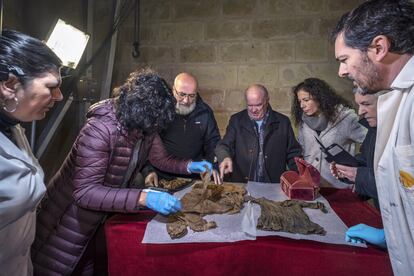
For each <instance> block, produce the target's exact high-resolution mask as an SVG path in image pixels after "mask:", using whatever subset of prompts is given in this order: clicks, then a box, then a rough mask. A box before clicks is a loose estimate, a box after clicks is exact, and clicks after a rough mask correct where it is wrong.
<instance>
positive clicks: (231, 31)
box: [114, 0, 362, 134]
mask: <svg viewBox="0 0 414 276" xmlns="http://www.w3.org/2000/svg"><path fill="white" fill-rule="evenodd" d="M360 2H362V1H360V0H291V1H286V0H283V1H282V0H208V1H206V0H158V1H154V0H141V29H140V32H141V34H140V35H141V41H140V43H141V48H140V51H141V55H140V57H139V58H138V59H134V58H133V57H132V55H131V49H132V46H131V45H132V41H133V22H134V21H133V17H132V15H131V16H130V18H129V19H128V21H127V22H126V23H125V25H124V26H123V27H122V29H121V31H120V33H119V39H118V42H119V43H118V45H117V54H116V64H115V71H114V72H115V75H114V84H115V85H117V84H120V83H122V82H123V80H124V79H125V78H126V76H127V75H128V73H129V72H130V71H131V70H133V69H134V68H137V67H142V66H151V67H153V68H155V69H156V70H158V71H159V72H160V73H161V74H162V76H163V77H164V78H166V79H167V80H168V81H169V82H170V83H171V82H172V81H173V79H174V77H175V75H176V74H177V73H179V72H181V71H188V72H191V73H193V74H194V75H195V76H196V77H197V78H198V80H199V92H200V94H201V96H202V97H203V99H205V100H206V101H207V102H208V103H209V104H210V106H211V107H212V108H213V110H214V111H215V115H216V119H217V121H218V124H219V127H220V130H221V133H222V134H224V130H225V127H226V125H227V122H228V118H229V116H230V115H231V114H233V113H235V112H237V111H239V110H241V109H243V108H244V107H245V102H244V98H243V91H244V90H245V88H246V87H247V86H248V85H249V84H252V83H261V84H264V85H265V86H266V87H267V88H268V89H269V92H270V95H271V96H270V97H271V105H272V106H273V108H274V109H276V110H278V111H280V112H282V113H284V114H286V115H289V113H290V102H291V96H290V88H291V87H292V86H293V85H295V84H297V83H299V82H300V81H302V80H303V79H304V78H307V77H311V76H313V77H319V78H322V79H324V80H326V81H328V82H329V83H330V84H331V85H332V86H334V87H335V88H336V89H337V91H338V92H340V93H342V94H343V95H344V96H346V97H347V98H348V99H352V95H351V94H350V93H349V90H350V88H351V87H350V82H348V81H346V80H341V79H340V78H339V77H338V76H337V69H338V64H337V62H336V61H335V58H334V50H333V45H332V44H331V43H330V42H329V41H328V33H329V31H330V30H331V29H332V27H333V26H334V25H335V23H336V22H337V21H338V19H339V18H340V16H341V15H342V14H343V13H344V12H346V11H349V10H350V9H352V8H353V7H356V6H357V5H358V4H359V3H360Z"/></svg>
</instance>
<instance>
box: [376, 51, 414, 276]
mask: <svg viewBox="0 0 414 276" xmlns="http://www.w3.org/2000/svg"><path fill="white" fill-rule="evenodd" d="M391 88H392V89H393V90H392V91H391V92H388V93H386V94H384V95H381V96H380V97H379V98H378V126H377V141H376V145H375V156H374V166H375V168H377V170H375V177H376V182H377V188H378V197H379V202H380V207H381V215H382V221H383V224H384V230H385V238H386V241H387V247H388V252H389V255H390V258H391V264H392V268H393V271H394V274H395V275H414V183H412V185H411V186H404V185H403V182H402V181H401V179H403V178H401V177H400V171H404V172H405V173H408V174H410V175H411V177H414V57H412V58H411V59H410V60H409V62H408V63H407V64H406V65H405V66H404V68H403V69H402V71H401V72H400V73H399V75H398V76H397V77H396V79H395V80H394V82H393V83H392V85H391Z"/></svg>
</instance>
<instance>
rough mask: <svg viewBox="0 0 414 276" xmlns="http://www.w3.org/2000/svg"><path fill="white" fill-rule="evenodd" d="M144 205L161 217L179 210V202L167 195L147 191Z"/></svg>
mask: <svg viewBox="0 0 414 276" xmlns="http://www.w3.org/2000/svg"><path fill="white" fill-rule="evenodd" d="M145 205H146V206H147V207H148V208H150V209H152V210H154V211H157V212H159V213H161V214H163V215H168V214H170V213H175V212H177V211H180V210H181V202H180V200H179V199H177V198H175V197H173V196H172V195H170V194H169V193H165V192H158V191H149V192H147V199H146V203H145Z"/></svg>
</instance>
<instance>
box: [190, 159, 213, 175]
mask: <svg viewBox="0 0 414 276" xmlns="http://www.w3.org/2000/svg"><path fill="white" fill-rule="evenodd" d="M205 167H207V169H208V170H209V171H210V172H211V171H212V170H213V165H211V163H210V162H208V161H204V160H203V161H200V162H190V163H188V166H187V170H188V171H189V172H190V173H203V172H205V171H206V168H205Z"/></svg>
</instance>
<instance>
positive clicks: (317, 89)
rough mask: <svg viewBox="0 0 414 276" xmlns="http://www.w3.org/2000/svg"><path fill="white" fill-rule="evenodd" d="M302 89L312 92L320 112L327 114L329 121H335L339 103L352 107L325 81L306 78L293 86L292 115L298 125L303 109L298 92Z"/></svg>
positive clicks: (300, 121)
mask: <svg viewBox="0 0 414 276" xmlns="http://www.w3.org/2000/svg"><path fill="white" fill-rule="evenodd" d="M300 90H303V91H306V92H308V93H309V94H310V96H311V97H312V100H314V101H315V102H317V103H318V104H319V110H320V112H321V113H323V115H325V117H326V119H328V121H331V122H333V121H334V120H335V118H336V116H337V111H338V110H337V108H338V106H339V105H343V106H346V107H351V104H350V103H349V102H348V101H347V100H345V99H344V98H343V97H341V96H340V95H338V94H337V93H336V92H335V91H334V89H333V88H332V87H331V86H329V84H328V83H326V82H325V81H323V80H321V79H318V78H308V79H305V80H304V81H303V82H301V83H299V84H298V85H296V86H294V87H293V88H292V93H293V99H292V116H293V119H294V122H295V125H296V126H297V125H299V124H301V123H302V114H303V110H302V108H301V107H300V103H299V100H298V92H299V91H300Z"/></svg>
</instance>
